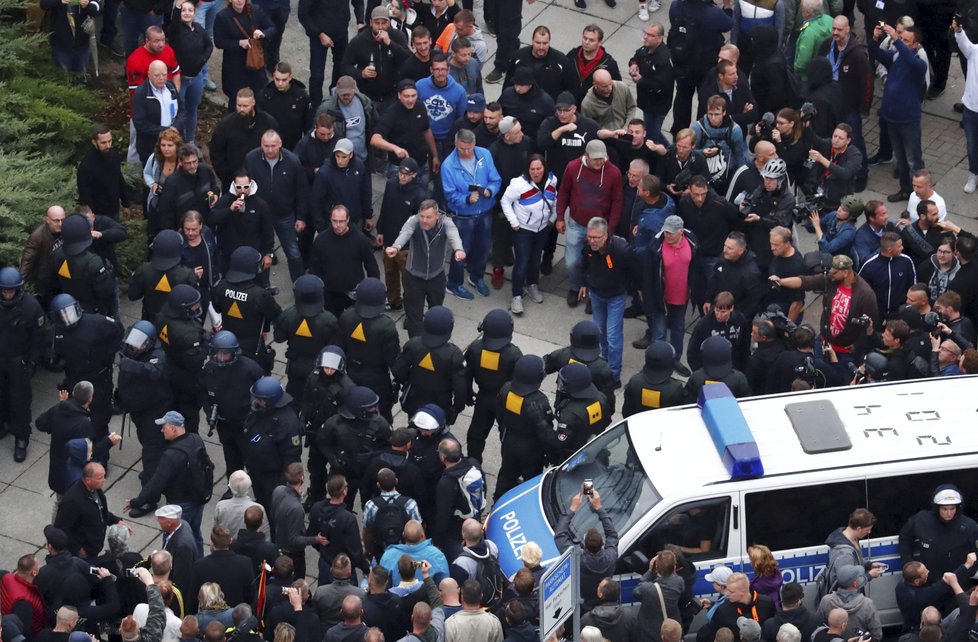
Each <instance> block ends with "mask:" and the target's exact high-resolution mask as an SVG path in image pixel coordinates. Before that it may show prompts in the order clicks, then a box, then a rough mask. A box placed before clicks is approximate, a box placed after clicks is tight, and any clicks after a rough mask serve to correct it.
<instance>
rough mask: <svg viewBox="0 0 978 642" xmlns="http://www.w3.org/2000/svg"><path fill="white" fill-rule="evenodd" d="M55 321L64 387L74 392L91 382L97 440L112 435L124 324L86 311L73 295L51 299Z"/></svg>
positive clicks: (57, 352) (56, 351)
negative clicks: (114, 368)
mask: <svg viewBox="0 0 978 642" xmlns="http://www.w3.org/2000/svg"><path fill="white" fill-rule="evenodd" d="M51 316H52V318H53V319H54V324H55V329H54V354H55V355H56V356H57V357H60V358H61V359H62V360H64V363H65V378H64V385H65V387H66V388H67V389H68V390H71V389H72V388H73V387H74V385H75V384H76V383H78V382H79V381H90V382H92V385H93V386H94V387H95V396H94V397H93V399H92V405H91V407H90V408H89V411H90V412H91V415H92V429H93V433H94V434H93V435H92V438H93V439H97V438H99V437H104V436H105V435H107V434H109V419H111V418H112V366H113V365H114V362H115V353H116V351H117V350H118V349H119V344H120V342H121V341H122V333H123V327H122V324H121V323H119V322H118V321H116V320H115V319H113V318H111V317H106V316H103V315H101V314H95V313H90V312H83V311H82V306H81V304H80V303H79V302H78V301H77V300H75V297H73V296H71V295H70V294H58V295H56V296H55V297H54V298H53V299H51Z"/></svg>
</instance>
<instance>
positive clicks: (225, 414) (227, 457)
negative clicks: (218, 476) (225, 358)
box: [200, 355, 265, 479]
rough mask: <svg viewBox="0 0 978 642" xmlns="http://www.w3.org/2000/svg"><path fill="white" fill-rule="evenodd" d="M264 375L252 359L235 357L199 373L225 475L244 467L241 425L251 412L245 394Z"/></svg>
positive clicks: (211, 362)
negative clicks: (219, 447) (221, 451)
mask: <svg viewBox="0 0 978 642" xmlns="http://www.w3.org/2000/svg"><path fill="white" fill-rule="evenodd" d="M264 374H265V372H264V371H263V370H262V368H261V366H260V365H258V363H257V362H256V361H255V360H254V359H249V358H248V357H246V356H244V355H238V356H237V357H235V358H234V359H233V360H232V361H230V362H227V363H220V362H218V361H215V360H214V359H208V360H207V362H206V363H205V364H204V367H203V368H202V369H201V372H200V389H201V390H205V391H206V393H207V394H206V397H207V399H206V401H205V402H204V404H203V405H204V412H205V414H206V415H207V421H208V423H209V424H210V427H211V430H212V431H213V430H217V437H218V439H219V440H220V441H221V449H222V450H223V451H224V463H225V464H226V467H225V474H226V475H227V477H228V479H230V478H231V473H233V472H234V471H236V470H241V469H243V468H244V466H245V460H244V449H245V444H244V427H243V426H244V422H245V418H247V416H248V413H249V412H251V405H250V399H249V396H248V391H249V390H251V387H252V386H253V385H254V384H255V382H256V381H258V379H260V378H261V377H262V376H263V375H264Z"/></svg>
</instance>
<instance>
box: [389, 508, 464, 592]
mask: <svg viewBox="0 0 978 642" xmlns="http://www.w3.org/2000/svg"><path fill="white" fill-rule="evenodd" d="M401 534H402V536H403V538H404V543H403V544H393V545H391V546H388V547H387V550H385V551H384V555H383V556H382V557H381V558H380V565H381V566H383V567H384V568H386V569H387V570H388V572H389V573H390V575H391V584H392V585H393V586H397V585H398V584H399V583H400V581H401V575H400V573H399V572H398V570H397V560H398V559H400V557H401V555H410V556H411V559H414V560H418V561H420V560H425V561H426V562H428V563H429V564H431V578H432V580H434V582H435V584H438V583H439V582H440V581H441V580H442V579H444V578H445V577H447V576H448V560H447V559H446V558H445V554H444V553H442V552H441V550H439V549H438V548H437V547H436V546H435V545H434V544H433V543H432V542H431V540H430V539H428V538H427V537H426V536H425V532H424V528H423V527H422V526H421V523H420V522H418V521H416V520H413V519H411V520H408V521H407V523H405V524H404V530H403V531H402V533H401ZM417 578H418V579H419V580H420V579H421V573H420V571H419V572H417Z"/></svg>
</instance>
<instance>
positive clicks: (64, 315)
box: [51, 294, 82, 328]
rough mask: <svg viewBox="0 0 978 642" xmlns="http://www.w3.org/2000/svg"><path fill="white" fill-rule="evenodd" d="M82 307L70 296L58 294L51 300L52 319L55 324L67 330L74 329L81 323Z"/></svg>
mask: <svg viewBox="0 0 978 642" xmlns="http://www.w3.org/2000/svg"><path fill="white" fill-rule="evenodd" d="M81 318H82V307H81V304H80V303H78V300H77V299H75V297H73V296H71V295H70V294H58V295H55V297H54V298H53V299H51V319H53V320H54V322H55V324H57V325H61V326H64V327H66V328H71V327H74V326H75V325H77V324H78V322H79V321H81Z"/></svg>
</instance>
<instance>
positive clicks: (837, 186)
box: [808, 123, 863, 212]
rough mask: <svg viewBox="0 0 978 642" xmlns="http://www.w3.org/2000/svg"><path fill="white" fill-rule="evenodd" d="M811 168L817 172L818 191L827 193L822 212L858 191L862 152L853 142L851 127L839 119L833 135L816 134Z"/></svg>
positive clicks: (816, 183)
mask: <svg viewBox="0 0 978 642" xmlns="http://www.w3.org/2000/svg"><path fill="white" fill-rule="evenodd" d="M808 160H809V166H810V167H811V170H810V171H813V172H814V173H815V175H814V186H815V189H816V193H818V191H819V190H820V191H821V192H822V193H823V194H824V196H825V202H824V205H823V206H822V207H823V210H822V211H823V212H825V211H831V210H834V209H836V208H837V207H839V203H841V202H842V199H843V197H845V196H848V195H849V194H852V193H854V192H855V191H856V175H857V174H858V173H859V170H860V168H861V167H862V161H863V155H862V152H860V151H859V150H858V149H856V147H855V146H854V145H852V127H850V126H849V125H848V124H846V123H839V124H838V125H836V127H835V130H833V131H832V137H831V138H827V139H826V138H819V137H818V136H815V137H814V142H813V144H812V148H811V149H810V150H809V152H808Z"/></svg>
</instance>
